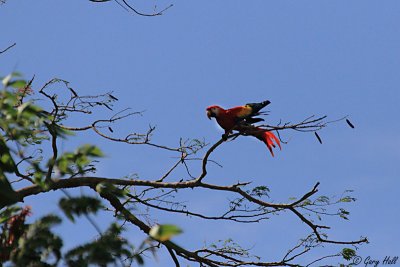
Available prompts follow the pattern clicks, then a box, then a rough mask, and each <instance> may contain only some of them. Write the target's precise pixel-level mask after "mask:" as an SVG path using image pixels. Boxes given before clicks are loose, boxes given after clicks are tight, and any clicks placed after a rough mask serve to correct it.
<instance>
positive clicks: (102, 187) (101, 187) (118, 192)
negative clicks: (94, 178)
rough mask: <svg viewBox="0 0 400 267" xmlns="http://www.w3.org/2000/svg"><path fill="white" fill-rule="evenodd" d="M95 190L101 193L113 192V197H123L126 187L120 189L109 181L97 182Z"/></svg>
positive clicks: (127, 191) (125, 193)
mask: <svg viewBox="0 0 400 267" xmlns="http://www.w3.org/2000/svg"><path fill="white" fill-rule="evenodd" d="M96 191H97V192H98V193H99V194H100V195H101V194H104V193H105V194H113V195H114V196H115V197H119V198H122V197H125V196H126V195H127V194H128V193H129V190H128V189H120V188H118V187H116V186H115V185H113V184H111V183H99V184H97V186H96Z"/></svg>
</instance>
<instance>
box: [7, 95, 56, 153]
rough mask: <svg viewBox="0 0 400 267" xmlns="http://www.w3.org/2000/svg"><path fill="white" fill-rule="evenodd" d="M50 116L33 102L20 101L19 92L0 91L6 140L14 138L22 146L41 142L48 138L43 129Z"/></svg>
mask: <svg viewBox="0 0 400 267" xmlns="http://www.w3.org/2000/svg"><path fill="white" fill-rule="evenodd" d="M48 118H49V117H48V115H46V114H45V113H44V112H43V110H42V109H41V108H39V107H37V106H35V105H34V104H33V103H32V102H26V103H19V99H18V95H17V93H15V92H8V91H5V90H4V91H1V92H0V129H1V130H2V131H3V136H4V138H5V140H14V141H16V142H18V143H19V144H20V145H21V146H28V145H32V144H40V143H41V142H42V140H45V139H48V137H47V136H46V135H45V134H44V131H43V130H44V128H43V127H44V126H45V125H44V122H45V120H46V119H48Z"/></svg>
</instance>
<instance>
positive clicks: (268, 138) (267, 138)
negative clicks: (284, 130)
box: [259, 131, 282, 156]
mask: <svg viewBox="0 0 400 267" xmlns="http://www.w3.org/2000/svg"><path fill="white" fill-rule="evenodd" d="M261 137H262V138H259V139H260V140H262V141H263V142H264V143H265V144H266V145H267V147H268V150H269V152H271V155H272V156H274V151H272V148H275V147H276V145H275V144H277V145H278V146H279V149H282V148H281V142H279V139H278V137H276V135H274V134H273V133H271V132H269V131H264V132H263V133H262V136H261ZM274 141H275V144H274Z"/></svg>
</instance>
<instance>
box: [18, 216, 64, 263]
mask: <svg viewBox="0 0 400 267" xmlns="http://www.w3.org/2000/svg"><path fill="white" fill-rule="evenodd" d="M60 223H61V219H60V218H59V217H57V216H55V215H47V216H45V217H43V218H41V219H40V220H37V221H36V222H35V223H34V224H32V225H30V226H29V228H28V230H27V231H26V233H25V235H24V236H23V237H22V238H21V239H20V240H19V242H18V248H17V249H15V250H14V251H13V252H12V253H11V260H12V262H13V263H14V264H16V265H17V266H55V265H56V264H57V263H58V262H59V260H60V259H61V247H62V244H63V243H62V240H61V238H60V237H58V236H56V235H55V234H53V233H52V232H51V230H50V228H51V227H53V226H55V225H58V224H60ZM47 261H54V262H53V263H52V264H50V263H48V262H47Z"/></svg>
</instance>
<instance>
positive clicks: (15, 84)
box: [8, 80, 27, 89]
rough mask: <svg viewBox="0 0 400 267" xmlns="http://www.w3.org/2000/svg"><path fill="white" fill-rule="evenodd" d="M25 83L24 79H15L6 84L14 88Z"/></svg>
mask: <svg viewBox="0 0 400 267" xmlns="http://www.w3.org/2000/svg"><path fill="white" fill-rule="evenodd" d="M26 85H27V81H25V80H15V81H12V82H9V83H8V86H11V87H13V88H16V89H19V88H23V87H25V86H26Z"/></svg>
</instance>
